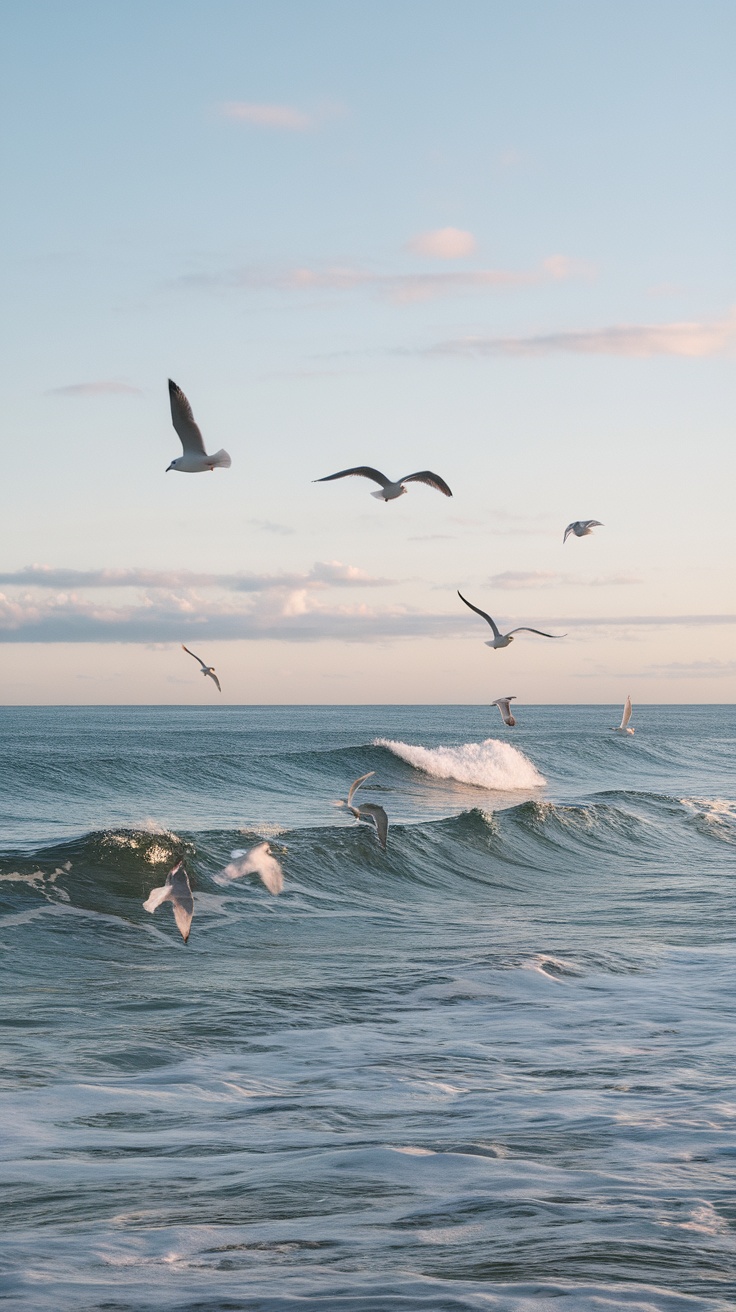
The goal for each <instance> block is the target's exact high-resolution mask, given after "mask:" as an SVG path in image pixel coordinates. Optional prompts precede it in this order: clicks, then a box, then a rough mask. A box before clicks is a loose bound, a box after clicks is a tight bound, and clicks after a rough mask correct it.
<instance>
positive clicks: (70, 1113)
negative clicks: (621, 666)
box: [0, 705, 736, 1312]
mask: <svg viewBox="0 0 736 1312" xmlns="http://www.w3.org/2000/svg"><path fill="white" fill-rule="evenodd" d="M515 713H516V716H517V725H516V728H515V729H508V728H506V727H505V726H504V725H503V724H502V722H501V719H500V717H499V716H498V713H497V710H496V709H495V708H493V707H492V708H488V707H405V708H400V707H390V706H389V707H339V708H325V707H318V708H307V707H277V708H258V707H221V706H217V705H213V706H207V707H202V708H185V707H181V708H143V707H137V708H120V707H115V708H96V709H77V708H32V709H23V708H17V709H10V708H5V709H2V710H0V730H1V737H0V779H1V780H2V788H1V790H0V899H1V904H0V929H1V931H2V932H1V933H0V985H1V997H2V1003H1V1019H2V1025H3V1036H4V1046H3V1062H2V1091H1V1092H2V1105H1V1107H0V1116H1V1117H2V1120H1V1125H2V1131H1V1134H0V1138H1V1140H2V1175H3V1179H4V1186H3V1188H2V1193H1V1194H0V1208H1V1209H2V1228H1V1231H0V1233H1V1234H2V1244H0V1251H1V1254H2V1256H1V1261H2V1277H3V1291H4V1294H5V1298H6V1305H7V1306H8V1307H9V1308H24V1309H25V1308H29V1309H33V1310H34V1312H35V1310H36V1309H38V1310H39V1312H46V1310H47V1309H48V1310H49V1312H67V1309H68V1310H71V1309H74V1310H75V1312H76V1310H78V1309H85V1310H86V1309H90V1310H91V1309H106V1310H107V1312H149V1309H150V1310H151V1312H153V1309H157V1310H158V1309H181V1310H182V1312H184V1310H185V1309H186V1310H187V1312H195V1309H196V1312H228V1310H231V1309H232V1310H234V1309H252V1310H253V1312H266V1310H267V1309H269V1310H270V1309H274V1310H275V1309H279V1310H281V1309H284V1312H286V1309H295V1308H299V1307H305V1308H309V1309H321V1308H325V1309H331V1310H334V1312H341V1310H342V1309H345V1312H362V1310H363V1309H366V1310H367V1309H371V1312H394V1310H396V1312H398V1310H399V1309H405V1310H407V1312H422V1310H423V1309H428V1310H431V1312H444V1310H445V1309H447V1312H451V1310H452V1312H464V1309H496V1310H498V1312H501V1310H503V1312H511V1310H514V1312H516V1310H517V1309H519V1310H521V1309H524V1310H525V1312H526V1310H532V1309H533V1310H534V1312H543V1310H544V1312H546V1310H547V1309H553V1308H554V1309H559V1310H560V1312H573V1310H575V1312H577V1310H580V1312H587V1310H588V1309H601V1310H602V1309H608V1310H609V1312H610V1309H619V1308H621V1309H626V1310H627V1312H645V1310H646V1312H660V1309H661V1310H665V1309H667V1310H669V1309H672V1310H673V1312H674V1310H675V1309H676V1310H677V1312H680V1310H682V1312H685V1310H686V1309H687V1310H688V1312H695V1310H699V1309H724V1310H725V1309H733V1308H734V1306H736V1249H735V1245H734V1234H735V1232H736V1191H735V1190H734V1172H735V1170H736V1135H735V1134H734V1130H735V1129H736V1081H735V1079H734V1067H735V1060H736V1044H735V1042H734V992H735V985H736V971H735V970H734V949H735V940H736V925H735V923H734V902H735V892H736V711H735V709H734V708H733V707H717V706H716V707H656V706H639V707H636V709H635V714H634V720H633V721H632V723H633V724H635V726H636V733H635V735H634V736H628V735H621V734H616V733H613V732H611V728H610V726H612V725H615V724H617V723H618V720H619V718H620V707H617V708H606V707H564V708H563V707H536V706H521V707H519V709H518V710H516V711H515ZM369 770H372V771H374V772H375V773H374V776H373V778H372V779H369V780H367V781H366V783H365V785H364V786H363V788H362V790H361V794H359V796H358V800H360V797H361V796H362V797H363V799H364V800H365V801H372V802H378V803H380V804H381V805H382V806H384V807H385V809H386V811H387V812H388V815H389V821H390V829H389V837H388V850H387V852H386V853H383V852H382V851H381V849H380V847H379V846H378V844H377V842H376V837H375V832H374V831H373V830H372V828H371V827H370V826H367V825H359V824H355V823H354V822H353V821H352V818H351V817H350V815H349V813H348V812H346V811H345V810H344V809H340V808H339V807H337V806H336V805H335V802H337V801H339V799H341V798H344V797H346V796H347V789H348V787H349V785H350V783H351V782H352V780H353V779H354V778H356V777H357V776H358V775H361V774H365V773H366V771H369ZM264 838H265V839H268V841H269V842H270V843H271V846H272V850H273V852H274V854H275V855H276V856H277V857H278V858H279V860H280V861H281V863H282V865H283V869H284V876H285V882H284V891H283V893H282V894H281V896H280V897H273V896H271V895H270V894H269V893H268V892H267V890H266V889H265V888H264V887H263V886H262V885H260V884H259V883H258V881H257V879H256V878H255V877H247V878H245V879H243V880H240V881H237V882H236V883H235V884H233V885H231V886H230V887H228V888H227V889H223V888H221V887H220V886H218V884H217V883H216V882H215V880H214V877H215V875H217V874H218V873H219V872H220V871H221V870H222V868H223V867H224V866H225V865H226V864H227V862H228V860H229V858H230V854H231V852H232V851H233V850H235V849H243V848H245V847H247V846H248V845H249V844H250V843H255V842H257V841H259V840H261V839H264ZM180 856H183V857H184V860H185V864H186V868H187V870H188V872H189V875H190V879H191V883H192V887H193V890H194V900H195V912H194V920H193V924H192V932H191V938H190V941H189V944H188V945H187V946H185V945H184V943H183V942H182V939H181V937H180V936H179V934H178V932H177V930H176V926H175V924H174V920H173V916H172V914H171V907H170V905H167V904H165V905H164V906H162V907H161V908H160V909H159V910H158V911H157V912H156V913H155V915H153V916H152V915H149V914H148V913H147V912H146V911H144V909H143V902H144V900H145V898H146V897H147V896H148V894H149V892H150V891H151V889H152V888H153V887H155V886H156V885H160V884H162V883H163V882H164V879H165V875H166V873H167V871H168V870H169V869H170V868H171V866H172V865H173V864H174V862H175V861H176V860H177V859H178V858H179V857H180Z"/></svg>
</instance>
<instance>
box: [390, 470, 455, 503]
mask: <svg viewBox="0 0 736 1312" xmlns="http://www.w3.org/2000/svg"><path fill="white" fill-rule="evenodd" d="M399 482H400V483H427V484H428V485H429V487H434V488H436V489H437V491H438V492H442V493H443V494H444V495H445V496H446V497H451V496H452V492H451V491H450V489H449V487H448V486H447V484H446V482H445V480H444V478H440V476H439V474H433V473H432V470H431V469H422V470H420V471H419V473H418V474H407V475H406V478H400V479H399Z"/></svg>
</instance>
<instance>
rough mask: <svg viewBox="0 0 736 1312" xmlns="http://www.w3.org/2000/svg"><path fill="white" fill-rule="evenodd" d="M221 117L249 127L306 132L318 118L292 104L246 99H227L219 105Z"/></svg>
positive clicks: (314, 124) (315, 123)
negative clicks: (267, 102)
mask: <svg viewBox="0 0 736 1312" xmlns="http://www.w3.org/2000/svg"><path fill="white" fill-rule="evenodd" d="M220 113H221V115H222V117H223V118H229V119H233V120H234V121H235V122H237V123H247V124H249V126H250V127H256V128H276V129H277V130H279V131H281V132H308V131H309V129H310V128H313V127H316V126H317V123H318V118H317V117H316V116H315V115H314V114H307V113H305V111H304V110H303V109H295V108H294V106H293V105H269V104H262V103H258V102H254V101H247V100H227V101H225V103H224V104H222V105H220Z"/></svg>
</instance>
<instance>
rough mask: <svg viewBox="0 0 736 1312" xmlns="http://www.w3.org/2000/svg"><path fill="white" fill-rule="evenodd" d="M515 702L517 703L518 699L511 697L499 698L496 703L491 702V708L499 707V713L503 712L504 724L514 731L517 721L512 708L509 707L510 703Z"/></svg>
mask: <svg viewBox="0 0 736 1312" xmlns="http://www.w3.org/2000/svg"><path fill="white" fill-rule="evenodd" d="M515 701H516V697H514V696H511V697H497V698H496V700H495V702H491V706H497V707H498V709H499V711H500V712H501V719H502V720H503V722H504V724H507V725H508V726H509V728H510V729H513V727H514V725H515V724H516V720H515V719H514V717H513V715H512V714H511V706H510V705H509V703H510V702H515Z"/></svg>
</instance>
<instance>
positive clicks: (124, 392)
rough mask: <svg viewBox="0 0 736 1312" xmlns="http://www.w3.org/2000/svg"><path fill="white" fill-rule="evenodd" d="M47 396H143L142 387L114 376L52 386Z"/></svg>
mask: <svg viewBox="0 0 736 1312" xmlns="http://www.w3.org/2000/svg"><path fill="white" fill-rule="evenodd" d="M46 395H47V396H112V395H119V396H142V395H143V393H142V391H141V389H140V387H131V385H130V383H121V382H118V381H117V380H116V379H114V378H101V379H98V381H97V382H94V383H68V384H67V385H66V386H65V387H50V388H49V389H48V391H47V392H46Z"/></svg>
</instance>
